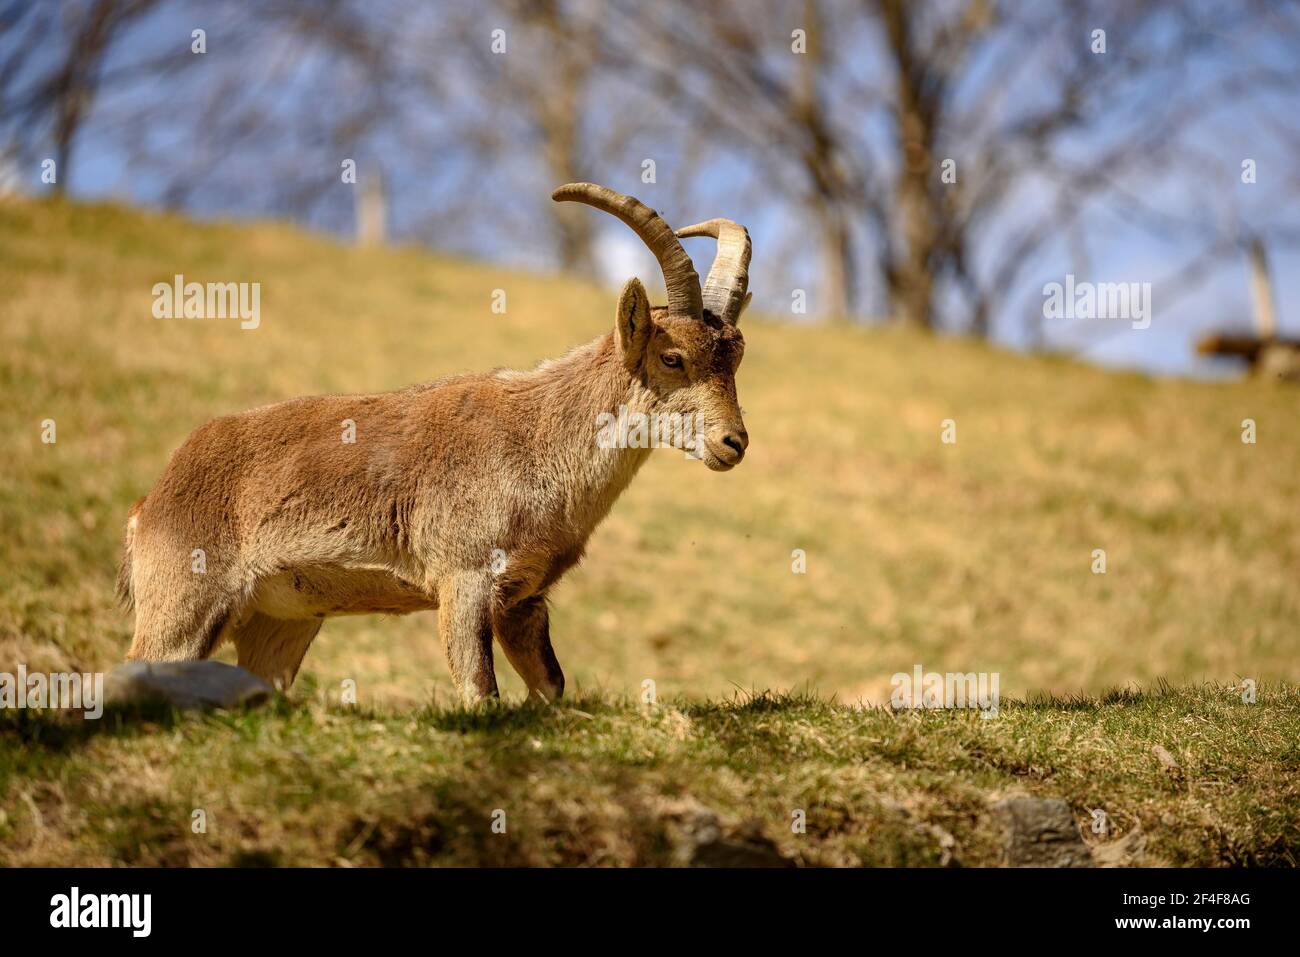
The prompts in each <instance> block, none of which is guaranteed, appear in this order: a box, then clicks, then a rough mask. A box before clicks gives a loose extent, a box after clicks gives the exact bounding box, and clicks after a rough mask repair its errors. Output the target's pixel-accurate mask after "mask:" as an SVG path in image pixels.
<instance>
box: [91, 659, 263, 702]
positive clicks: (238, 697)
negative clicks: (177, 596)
mask: <svg viewBox="0 0 1300 957" xmlns="http://www.w3.org/2000/svg"><path fill="white" fill-rule="evenodd" d="M274 693H275V689H274V688H272V687H271V686H270V685H269V684H267V683H266V682H265V681H263V680H262V679H261V678H259V677H257V675H255V674H253V673H252V672H251V671H246V670H245V669H243V668H238V667H236V666H235V665H228V664H224V663H223V662H220V661H159V662H149V661H129V662H127V663H126V664H124V665H122V666H121V667H119V668H115V669H113V670H112V671H110V672H109V673H108V674H107V675H106V676H105V678H104V700H105V704H108V705H141V704H151V703H161V704H169V705H172V706H173V707H176V708H180V709H182V710H188V709H191V708H242V707H246V706H248V705H254V704H261V703H263V702H265V701H269V700H270V698H271V695H273V694H274Z"/></svg>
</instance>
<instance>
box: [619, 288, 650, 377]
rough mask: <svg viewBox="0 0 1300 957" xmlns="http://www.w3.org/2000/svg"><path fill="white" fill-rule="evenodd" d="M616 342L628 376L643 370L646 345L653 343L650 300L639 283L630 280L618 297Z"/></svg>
mask: <svg viewBox="0 0 1300 957" xmlns="http://www.w3.org/2000/svg"><path fill="white" fill-rule="evenodd" d="M614 339H615V341H616V342H617V343H618V351H619V353H620V354H621V355H622V357H623V365H624V366H625V367H626V368H627V370H628V371H629V372H635V371H636V370H637V369H639V368H640V367H641V360H642V359H643V358H645V347H646V343H647V342H649V341H650V297H649V296H647V295H646V294H645V286H643V285H641V280H640V279H636V278H632V279H629V280H628V281H627V284H626V285H625V286H623V291H622V292H621V293H619V297H618V313H617V315H616V316H615V319H614Z"/></svg>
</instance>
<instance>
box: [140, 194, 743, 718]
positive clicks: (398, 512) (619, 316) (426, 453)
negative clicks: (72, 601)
mask: <svg viewBox="0 0 1300 957" xmlns="http://www.w3.org/2000/svg"><path fill="white" fill-rule="evenodd" d="M553 198H554V199H556V200H557V201H559V200H575V201H578V202H583V203H587V204H589V205H591V206H595V207H596V208H597V209H602V210H604V211H606V212H609V213H612V214H613V215H615V216H617V217H618V218H619V219H621V220H623V222H625V223H626V224H627V225H628V226H630V227H631V228H632V230H633V231H634V232H635V233H636V234H637V235H638V236H639V237H641V239H642V240H643V241H644V242H645V243H646V245H647V246H649V247H650V249H651V250H652V251H653V252H654V254H655V257H656V258H657V259H658V261H659V265H660V267H661V269H662V270H663V275H664V281H665V284H666V286H667V290H668V305H667V307H653V308H652V307H651V306H650V302H649V299H648V298H647V296H646V292H645V288H644V287H643V286H642V285H641V283H640V281H639V280H637V279H630V280H628V282H627V284H626V285H625V286H624V287H623V291H622V294H621V295H620V296H619V300H618V308H617V311H616V314H615V323H614V330H613V332H612V333H607V334H606V335H604V336H601V337H600V338H598V339H596V340H595V341H593V342H590V343H588V344H586V345H584V346H581V347H579V348H577V349H575V350H573V351H572V352H570V353H569V354H568V355H565V356H563V357H562V358H559V359H553V360H549V361H547V362H543V363H542V364H540V365H539V366H537V367H536V368H535V369H533V370H531V371H527V372H516V371H506V372H494V373H487V374H483V375H470V376H457V377H453V378H450V379H445V380H442V381H439V382H434V383H430V384H426V385H418V386H412V387H411V388H409V389H405V390H403V391H401V392H391V393H383V394H379V395H359V396H317V397H312V398H303V399H294V400H292V401H289V402H283V403H280V404H278V405H271V406H265V407H263V408H259V409H253V410H251V411H248V412H244V413H241V414H239V415H232V416H225V417H222V418H218V419H215V420H213V421H212V422H209V423H208V424H207V425H205V426H203V427H202V428H200V429H198V430H197V431H196V432H194V433H193V434H192V435H191V436H190V437H189V439H187V440H186V442H185V444H184V445H182V446H181V448H180V449H178V450H177V451H176V453H175V454H174V455H173V456H172V458H171V461H170V462H169V463H168V465H167V468H166V469H165V470H164V472H163V474H162V476H161V478H159V480H158V482H157V484H156V485H155V486H154V487H153V489H152V491H150V492H149V494H148V496H146V497H145V498H144V499H142V500H141V501H140V502H138V503H136V505H135V507H134V508H133V509H132V510H131V515H130V518H129V519H128V522H127V533H126V550H125V555H124V559H123V562H122V570H121V574H120V576H119V590H120V592H121V594H122V597H123V599H124V600H126V601H127V602H128V603H134V606H135V613H136V623H135V638H134V640H133V641H132V644H131V650H130V652H129V654H128V657H130V658H141V659H145V660H153V661H163V660H187V659H197V658H205V657H207V656H208V655H210V654H211V653H212V652H213V650H214V649H216V648H217V647H218V646H219V645H220V644H221V643H222V642H224V641H227V640H230V641H233V642H234V643H235V647H236V650H237V652H238V656H239V663H240V664H241V665H242V666H244V667H245V668H248V669H250V670H251V671H253V672H255V673H257V674H258V675H261V676H262V677H263V678H266V679H267V680H270V681H272V682H276V683H278V684H280V686H281V687H287V686H288V685H289V684H291V683H292V681H293V679H294V676H295V675H296V674H297V672H298V667H299V665H300V664H301V662H302V659H303V656H304V655H305V654H306V652H307V648H308V646H309V645H310V644H311V642H312V639H313V638H315V636H316V633H317V632H318V631H319V630H320V626H321V623H322V622H323V621H324V619H326V618H328V617H331V616H333V615H352V614H368V613H385V614H405V613H407V612H413V611H421V610H425V609H437V611H438V624H439V630H440V632H441V636H442V643H443V648H444V650H445V651H446V654H447V661H448V664H449V666H450V668H451V674H452V677H453V679H454V680H455V682H456V685H457V687H458V689H459V690H460V692H461V695H462V696H463V697H464V699H465V700H466V701H477V700H480V699H482V698H485V697H489V696H493V695H495V694H496V693H497V685H496V675H495V673H494V670H493V661H492V642H493V639H494V638H495V640H496V641H497V642H498V643H499V644H500V645H501V648H502V650H503V651H504V652H505V654H506V657H507V658H509V659H510V662H511V664H512V665H513V666H514V667H515V670H517V671H518V672H519V674H520V676H521V677H522V678H523V679H524V682H525V683H526V684H527V686H528V689H529V693H530V696H533V697H536V698H540V699H543V700H547V701H554V700H555V699H557V698H558V697H559V696H560V694H561V693H562V692H563V690H564V674H563V672H562V671H561V670H560V665H559V663H558V662H557V661H556V659H555V652H554V651H553V650H552V648H551V639H550V633H549V627H548V615H547V605H546V596H547V592H548V590H549V589H550V588H551V586H553V585H554V584H555V582H556V581H557V580H558V579H559V578H560V576H561V575H563V574H564V572H565V571H567V570H568V569H569V568H571V567H572V566H573V565H574V564H575V563H576V562H578V561H579V560H580V559H581V557H582V554H583V549H584V547H585V546H586V542H587V539H588V538H589V537H590V535H591V533H592V531H593V530H594V529H595V528H596V526H597V525H598V524H599V523H600V521H601V519H603V518H604V517H605V515H606V514H607V513H608V512H609V509H610V507H611V506H612V505H613V504H614V500H615V499H616V498H618V496H619V494H620V493H621V492H622V491H623V489H625V488H626V487H627V485H628V483H629V482H630V481H631V480H632V477H633V476H634V475H635V474H636V472H637V470H638V469H639V468H640V466H641V465H642V463H643V462H644V461H645V458H646V456H647V455H648V454H649V448H645V447H617V448H611V447H606V446H603V445H602V444H600V443H598V442H597V441H596V432H597V422H598V421H599V420H600V418H601V416H602V415H606V416H607V415H608V414H610V413H617V412H619V410H632V411H634V412H638V413H643V414H647V415H648V414H653V413H658V414H661V415H662V414H664V413H678V414H680V415H683V416H692V417H699V418H700V419H702V421H703V423H704V426H703V437H702V441H700V442H699V444H698V446H697V451H698V453H699V455H700V457H701V458H703V460H704V461H705V463H706V464H707V465H708V467H709V468H711V469H714V470H715V471H724V470H726V469H730V468H732V467H734V466H735V465H736V464H737V463H739V462H740V460H741V459H742V458H743V457H744V455H745V449H746V448H747V447H748V444H749V435H748V433H747V432H746V431H745V425H744V422H743V421H742V420H741V415H740V409H739V406H738V405H737V401H736V381H735V375H736V367H737V366H738V365H739V364H740V360H741V357H742V355H743V354H744V340H743V339H742V337H741V334H740V331H739V330H738V329H737V327H736V324H737V321H738V320H739V318H740V315H741V313H742V312H743V311H744V309H745V306H746V305H747V304H748V302H749V296H748V289H747V287H748V281H749V277H748V267H749V258H750V244H749V237H748V235H747V234H746V232H745V230H744V228H743V227H741V226H738V225H737V224H735V223H733V222H731V221H729V220H724V219H714V220H709V221H708V222H704V223H700V224H698V225H696V226H691V227H688V228H686V229H683V230H680V231H679V232H678V233H677V234H674V233H673V231H672V229H671V228H669V226H668V225H667V224H666V223H665V222H664V221H663V219H662V218H661V217H660V216H659V215H658V214H657V213H655V212H654V211H653V210H651V209H649V208H647V207H646V206H644V205H643V204H642V203H640V202H638V201H637V200H636V199H633V198H632V197H630V196H624V195H622V194H620V193H615V192H613V191H612V190H609V189H606V188H604V187H602V186H595V185H592V184H590V183H574V184H570V185H568V186H563V187H561V188H560V189H558V190H556V191H555V193H554V196H553ZM678 235H680V236H711V237H713V238H715V239H716V240H717V244H718V251H717V256H716V258H715V261H714V263H713V268H712V269H711V270H710V272H709V276H708V279H707V280H706V282H705V284H704V287H703V288H702V289H701V287H700V282H699V277H698V276H697V275H696V273H695V270H694V268H693V267H692V265H691V260H690V258H689V257H688V256H687V255H686V252H685V251H684V250H683V249H682V246H681V243H680V242H679V241H678V238H677V236H678ZM349 422H350V423H351V425H350V426H345V423H349Z"/></svg>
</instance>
